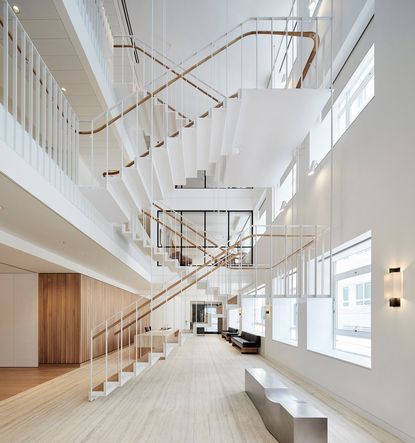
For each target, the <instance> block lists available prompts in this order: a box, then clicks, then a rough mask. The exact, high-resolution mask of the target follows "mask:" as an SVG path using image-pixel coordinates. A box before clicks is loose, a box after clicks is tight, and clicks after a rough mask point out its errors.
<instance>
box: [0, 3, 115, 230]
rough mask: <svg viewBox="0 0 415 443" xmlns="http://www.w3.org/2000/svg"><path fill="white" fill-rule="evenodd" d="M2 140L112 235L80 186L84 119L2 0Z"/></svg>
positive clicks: (0, 10) (0, 99) (0, 112)
mask: <svg viewBox="0 0 415 443" xmlns="http://www.w3.org/2000/svg"><path fill="white" fill-rule="evenodd" d="M0 21H1V22H0V26H1V27H0V36H1V41H0V51H1V52H0V72H1V76H0V85H1V91H0V139H1V140H2V141H3V142H4V143H5V144H6V145H8V146H9V147H10V148H12V149H13V151H14V152H15V153H16V154H17V155H19V156H20V158H21V159H22V160H24V161H25V162H26V163H27V164H29V165H30V166H31V167H33V168H34V170H36V171H37V172H38V173H39V174H40V175H41V176H42V177H43V178H44V179H46V180H47V181H48V182H49V184H50V185H52V186H53V187H54V188H55V189H57V190H58V191H59V192H60V193H62V195H64V196H65V198H66V199H67V200H68V201H70V202H71V203H72V204H73V205H75V206H76V207H77V208H78V209H79V210H80V211H81V212H82V213H83V214H84V215H85V216H86V217H88V218H89V219H90V220H92V221H93V222H95V223H96V224H97V225H99V226H100V228H101V229H102V230H104V231H105V232H106V233H108V235H113V229H112V226H111V225H110V224H109V223H108V222H107V221H106V219H105V218H104V217H103V216H102V215H101V214H100V213H99V212H98V211H97V210H96V209H95V207H94V206H93V205H92V204H91V203H90V202H89V200H88V199H87V198H86V197H84V196H83V195H82V194H81V193H80V191H79V188H78V186H77V182H78V175H79V174H78V171H79V162H78V160H79V120H78V117H77V115H76V113H75V112H74V110H73V109H72V107H71V105H70V104H69V102H68V100H67V99H66V97H65V95H64V93H63V91H62V89H61V87H60V86H59V84H58V83H57V81H56V80H55V79H54V77H53V75H52V74H51V72H50V71H49V69H48V68H47V66H46V64H45V62H44V61H43V59H42V57H41V56H40V54H39V52H38V51H37V49H36V47H35V46H34V44H33V42H32V40H31V39H30V38H29V36H28V35H27V33H26V32H25V30H24V28H23V26H22V24H21V23H20V22H19V20H18V18H17V17H16V15H15V13H14V12H13V10H12V8H11V7H10V5H9V4H8V3H7V2H6V1H4V0H1V1H0Z"/></svg>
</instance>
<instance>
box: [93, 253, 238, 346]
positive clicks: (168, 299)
mask: <svg viewBox="0 0 415 443" xmlns="http://www.w3.org/2000/svg"><path fill="white" fill-rule="evenodd" d="M239 255H240V254H239V253H236V254H232V255H230V256H227V257H226V259H225V260H224V261H223V262H221V263H219V264H218V265H216V266H214V267H213V268H212V269H210V270H209V271H208V272H205V273H204V274H203V275H202V276H200V277H198V278H196V279H195V280H194V281H192V282H190V283H188V284H187V285H186V286H185V287H184V288H181V289H180V290H179V291H177V292H175V293H174V294H172V295H170V296H169V297H167V298H166V299H165V300H163V301H162V302H161V303H159V304H158V305H157V306H155V307H154V308H152V309H150V310H149V311H147V312H145V313H144V314H141V315H140V316H139V317H137V321H140V320H142V319H143V318H144V317H147V315H149V314H151V312H153V311H154V310H156V309H158V308H160V307H161V306H163V305H164V304H166V303H167V302H168V301H170V300H172V299H173V298H174V297H176V296H177V295H179V294H181V293H182V292H183V291H186V290H187V289H189V288H191V287H192V286H194V285H195V284H196V283H198V282H199V281H200V280H203V279H204V278H205V277H207V276H208V275H210V274H212V273H213V272H215V271H216V270H217V269H219V268H221V267H223V266H227V264H228V263H229V261H231V260H233V259H234V258H236V257H238V256H239ZM134 312H135V311H134ZM134 324H135V319H134V321H132V322H130V323H127V324H126V325H125V326H124V327H125V328H128V327H130V326H132V325H134ZM120 332H121V331H117V332H115V333H114V335H118V334H119V333H120ZM94 338H95V337H94Z"/></svg>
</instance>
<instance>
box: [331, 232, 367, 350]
mask: <svg viewBox="0 0 415 443" xmlns="http://www.w3.org/2000/svg"><path fill="white" fill-rule="evenodd" d="M333 263H334V271H335V273H334V300H333V303H334V346H335V349H338V350H341V351H345V352H353V353H355V354H359V355H364V356H367V357H369V356H370V348H371V339H370V335H371V241H370V239H368V240H365V241H362V242H359V243H357V244H355V245H353V246H350V247H348V248H347V249H345V250H343V251H339V252H338V253H336V254H335V255H334V256H333Z"/></svg>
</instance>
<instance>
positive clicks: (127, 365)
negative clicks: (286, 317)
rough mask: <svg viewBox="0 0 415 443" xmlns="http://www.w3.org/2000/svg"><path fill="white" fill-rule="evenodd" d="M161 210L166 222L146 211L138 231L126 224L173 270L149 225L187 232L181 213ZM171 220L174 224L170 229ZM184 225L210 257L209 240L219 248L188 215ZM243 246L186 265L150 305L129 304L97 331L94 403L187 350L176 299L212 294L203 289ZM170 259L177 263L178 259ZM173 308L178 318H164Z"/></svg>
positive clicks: (94, 337) (92, 350) (92, 343)
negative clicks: (180, 349) (190, 293)
mask: <svg viewBox="0 0 415 443" xmlns="http://www.w3.org/2000/svg"><path fill="white" fill-rule="evenodd" d="M156 207H157V209H158V211H159V214H161V215H163V216H164V215H166V214H167V216H166V217H164V218H160V217H158V216H152V215H151V214H150V213H148V212H147V211H144V212H143V217H148V219H147V220H144V219H143V222H140V224H137V225H136V227H133V226H131V227H130V225H125V227H124V232H125V235H130V236H132V238H133V241H138V242H139V243H140V246H142V247H143V248H148V249H150V250H151V249H152V248H153V250H152V251H151V255H152V257H153V258H154V259H159V260H162V261H163V265H164V266H168V264H167V263H168V261H169V260H170V259H168V258H166V257H169V254H168V253H167V252H165V250H163V249H160V250H158V251H156V250H155V249H154V246H152V242H151V239H150V237H149V236H148V233H147V231H146V229H145V226H146V225H147V224H148V221H152V222H155V223H158V224H160V225H164V226H168V227H169V229H170V230H171V231H172V232H173V233H174V234H175V235H182V236H183V233H182V230H183V229H179V230H177V229H178V228H177V226H178V225H177V223H178V220H177V218H178V216H179V214H177V213H175V212H174V211H172V210H167V209H166V208H162V207H161V206H160V205H159V204H157V206H156ZM166 219H171V220H172V223H171V225H170V226H169V225H168V224H167V222H166ZM179 221H180V223H181V227H182V226H183V224H185V225H186V226H187V228H188V229H189V230H191V232H192V233H193V234H194V238H197V237H199V238H201V239H202V240H203V242H199V243H196V241H195V240H191V239H188V240H189V241H191V242H192V243H193V244H194V245H195V247H198V248H200V249H201V250H202V252H204V253H205V254H208V251H207V250H206V249H205V248H203V246H202V244H204V241H209V242H210V243H211V244H218V242H217V241H216V240H213V239H211V238H210V237H209V238H208V237H207V236H206V234H205V233H204V232H202V231H201V230H200V228H198V227H196V226H194V225H192V224H191V223H190V222H189V221H186V220H183V217H181V218H180V220H179ZM175 223H176V225H175ZM173 226H175V227H173ZM184 238H187V237H184ZM237 246H238V245H233V246H232V248H228V249H224V248H219V247H218V249H217V250H214V251H215V252H212V251H209V254H210V255H211V257H212V258H211V259H210V260H208V261H207V263H205V264H203V265H199V266H193V267H191V266H184V267H182V270H181V271H180V272H177V273H178V275H177V276H176V277H175V278H173V279H172V281H171V282H169V283H166V284H163V287H162V288H160V289H159V290H158V292H157V293H156V294H154V295H152V294H150V297H151V298H149V299H148V300H147V301H144V302H141V303H140V304H139V303H138V302H136V303H134V304H132V305H130V306H127V307H126V308H124V309H123V311H121V312H118V313H116V314H115V315H113V316H112V317H110V318H109V319H107V320H106V321H105V322H103V323H101V324H99V325H97V326H96V327H95V328H94V329H93V330H92V331H91V337H90V388H89V399H90V400H95V399H97V398H99V397H103V396H107V395H109V394H111V393H112V392H113V391H114V390H115V389H117V388H119V387H121V386H123V385H124V384H125V383H126V382H128V381H129V380H130V379H132V378H134V377H137V376H139V375H140V374H141V373H143V372H144V371H145V370H147V369H149V368H150V367H152V366H154V365H155V364H156V363H157V362H158V361H159V360H164V359H166V358H168V357H169V355H170V354H171V352H172V351H173V350H174V349H175V348H177V347H178V346H181V344H182V343H183V337H184V331H183V330H184V329H185V328H184V324H183V321H182V320H180V319H179V318H176V315H177V312H176V309H174V306H173V309H172V303H175V300H176V299H179V298H180V297H182V296H183V294H184V293H185V292H186V291H187V290H189V289H190V288H195V289H196V290H198V291H202V293H206V294H207V296H209V295H211V294H212V292H211V288H209V287H208V286H203V285H202V281H203V280H204V279H206V278H207V277H209V276H210V275H212V274H213V273H214V272H216V271H217V270H218V269H221V268H222V267H225V268H226V267H228V265H229V264H230V263H232V261H233V260H234V259H235V257H237V256H238V255H239V253H238V251H237ZM170 261H172V262H174V263H175V262H177V260H170ZM176 266H177V265H176ZM175 271H177V269H175ZM215 295H216V299H220V295H219V294H218V292H217V291H216V292H215ZM168 307H170V308H169V309H170V314H171V312H173V314H172V315H170V316H169V318H164V313H166V311H167V308H168ZM163 308H164V311H165V312H164V313H163ZM179 316H180V315H179ZM155 324H157V325H159V326H158V327H157V329H152V330H149V329H148V328H149V326H150V325H151V326H153V328H154V325H155ZM163 325H165V326H163ZM172 325H173V326H172Z"/></svg>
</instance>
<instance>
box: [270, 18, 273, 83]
mask: <svg viewBox="0 0 415 443" xmlns="http://www.w3.org/2000/svg"><path fill="white" fill-rule="evenodd" d="M273 80H274V19H273V18H271V70H270V81H271V89H272V88H273V87H274V81H273Z"/></svg>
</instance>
